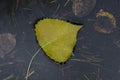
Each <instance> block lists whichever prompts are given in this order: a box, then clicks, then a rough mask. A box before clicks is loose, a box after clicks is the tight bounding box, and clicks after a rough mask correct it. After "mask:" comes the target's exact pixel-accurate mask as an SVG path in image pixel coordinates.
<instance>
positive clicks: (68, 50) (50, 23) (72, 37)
mask: <svg viewBox="0 0 120 80" xmlns="http://www.w3.org/2000/svg"><path fill="white" fill-rule="evenodd" d="M81 27H82V25H74V24H71V23H69V22H66V21H63V20H58V19H43V20H40V21H39V22H38V23H37V24H36V25H35V31H36V37H37V40H38V43H39V45H40V46H41V47H42V49H43V50H44V51H45V53H46V55H47V56H49V57H50V58H51V59H53V60H54V61H56V62H59V63H62V62H66V61H67V60H68V59H69V58H70V56H71V55H72V51H73V48H74V46H75V43H76V36H77V32H78V31H79V30H80V29H81Z"/></svg>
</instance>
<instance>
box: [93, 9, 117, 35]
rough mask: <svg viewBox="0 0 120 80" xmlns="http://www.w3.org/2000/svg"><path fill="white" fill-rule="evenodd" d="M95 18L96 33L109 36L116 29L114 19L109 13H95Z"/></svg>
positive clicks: (101, 11)
mask: <svg viewBox="0 0 120 80" xmlns="http://www.w3.org/2000/svg"><path fill="white" fill-rule="evenodd" d="M96 18H97V20H96V21H95V23H94V28H95V30H96V31H98V32H100V33H104V34H109V33H111V32H113V31H114V29H115V28H116V19H115V17H114V16H113V15H112V14H111V13H109V12H106V11H103V10H100V11H99V12H98V13H97V15H96Z"/></svg>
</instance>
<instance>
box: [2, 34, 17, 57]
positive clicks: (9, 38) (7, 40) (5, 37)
mask: <svg viewBox="0 0 120 80" xmlns="http://www.w3.org/2000/svg"><path fill="white" fill-rule="evenodd" d="M15 45H16V39H15V36H14V35H13V34H11V33H2V34H0V57H1V58H3V57H4V56H5V55H6V54H8V53H10V52H11V51H12V50H13V48H14V47H15Z"/></svg>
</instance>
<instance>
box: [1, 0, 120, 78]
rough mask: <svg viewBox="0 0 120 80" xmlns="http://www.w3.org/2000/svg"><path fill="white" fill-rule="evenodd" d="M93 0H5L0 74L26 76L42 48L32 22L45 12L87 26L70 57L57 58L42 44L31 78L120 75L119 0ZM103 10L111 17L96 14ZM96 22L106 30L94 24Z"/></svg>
mask: <svg viewBox="0 0 120 80" xmlns="http://www.w3.org/2000/svg"><path fill="white" fill-rule="evenodd" d="M91 1H93V2H92V3H93V4H90V3H91V2H90V0H73V1H71V0H16V1H15V0H9V1H8V0H1V2H0V80H25V77H26V72H27V69H28V64H29V62H30V59H31V57H32V56H33V55H34V54H35V52H36V51H37V50H38V49H39V48H40V46H39V45H38V43H37V40H36V36H35V32H34V25H35V24H36V23H37V21H38V20H40V19H43V18H57V19H62V20H66V21H69V22H71V23H76V24H83V25H84V27H83V28H82V29H81V30H80V31H79V33H78V37H77V44H76V47H75V48H74V52H73V56H72V57H71V58H70V59H69V61H67V62H66V63H64V64H59V63H56V62H54V61H52V60H51V59H49V58H48V57H47V56H46V55H45V54H44V52H43V50H41V51H40V52H39V53H38V54H37V55H36V56H35V58H34V60H33V62H32V65H31V67H30V72H29V77H28V80H120V63H119V62H120V37H119V35H120V29H119V28H120V26H119V25H120V23H119V20H120V19H119V18H120V14H119V13H120V11H119V8H120V1H119V0H105V1H103V0H96V1H95V0H91ZM79 3H80V4H79ZM73 4H74V5H73ZM80 6H82V8H79V7H80ZM83 8H84V9H83ZM100 11H105V12H107V13H108V14H110V15H112V18H111V16H108V15H105V16H102V17H99V19H98V17H97V13H99V12H100ZM80 13H81V15H80ZM113 17H114V18H115V19H113ZM101 20H103V21H101ZM96 22H97V24H99V25H97V27H100V28H99V29H100V30H102V31H99V29H98V28H97V29H96V28H95V27H94V26H95V24H96ZM104 22H106V23H105V24H104ZM107 22H108V23H107ZM113 23H114V24H115V25H114V24H113ZM107 24H109V27H108V25H107ZM114 26H115V28H113V27H114ZM101 28H104V31H103V29H101ZM107 31H109V32H107ZM5 34H9V36H8V35H7V36H4V35H5ZM1 36H2V37H1ZM3 36H4V37H3ZM51 36H52V35H51ZM5 41H6V42H5ZM3 43H4V44H3ZM9 46H11V48H10V47H9Z"/></svg>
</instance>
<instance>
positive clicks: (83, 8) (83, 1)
mask: <svg viewBox="0 0 120 80" xmlns="http://www.w3.org/2000/svg"><path fill="white" fill-rule="evenodd" d="M95 5H96V0H73V5H72V9H73V13H74V15H75V16H78V17H84V16H87V15H88V14H89V13H90V12H91V11H92V10H93V8H94V7H95Z"/></svg>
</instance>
